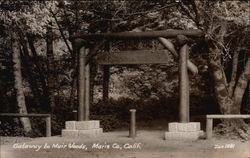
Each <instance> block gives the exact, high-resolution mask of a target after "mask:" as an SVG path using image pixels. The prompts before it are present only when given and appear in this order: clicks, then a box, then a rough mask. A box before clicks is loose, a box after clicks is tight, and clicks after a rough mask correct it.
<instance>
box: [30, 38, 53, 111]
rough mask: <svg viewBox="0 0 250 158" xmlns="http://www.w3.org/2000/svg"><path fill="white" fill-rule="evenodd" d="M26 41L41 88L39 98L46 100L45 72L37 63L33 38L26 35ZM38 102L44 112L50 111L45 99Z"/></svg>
mask: <svg viewBox="0 0 250 158" xmlns="http://www.w3.org/2000/svg"><path fill="white" fill-rule="evenodd" d="M27 39H28V43H29V48H30V50H31V53H32V55H33V58H32V60H33V61H34V65H35V68H36V71H37V73H38V74H39V77H38V80H39V82H40V84H41V87H42V94H41V96H43V98H48V96H47V94H48V88H47V85H46V77H45V73H44V72H45V71H44V70H43V67H42V64H41V63H40V61H39V58H38V55H37V52H36V48H35V46H34V37H33V36H32V35H30V34H27ZM40 102H41V105H42V108H43V109H44V110H46V111H49V110H50V106H49V103H48V100H47V99H42V100H41V101H40Z"/></svg>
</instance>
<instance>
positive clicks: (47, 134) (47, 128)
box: [46, 116, 51, 137]
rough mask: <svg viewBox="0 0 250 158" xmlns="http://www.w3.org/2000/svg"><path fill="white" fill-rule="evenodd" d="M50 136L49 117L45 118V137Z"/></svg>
mask: <svg viewBox="0 0 250 158" xmlns="http://www.w3.org/2000/svg"><path fill="white" fill-rule="evenodd" d="M50 136H51V116H48V117H46V137H50Z"/></svg>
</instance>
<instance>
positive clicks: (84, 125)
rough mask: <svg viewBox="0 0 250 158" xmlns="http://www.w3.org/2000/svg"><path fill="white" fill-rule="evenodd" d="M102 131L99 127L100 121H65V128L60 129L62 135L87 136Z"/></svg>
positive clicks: (96, 134)
mask: <svg viewBox="0 0 250 158" xmlns="http://www.w3.org/2000/svg"><path fill="white" fill-rule="evenodd" d="M102 133H103V129H102V128H100V121H98V120H90V121H66V122H65V129H63V130H62V137H78V136H88V137H95V136H99V135H101V134H102Z"/></svg>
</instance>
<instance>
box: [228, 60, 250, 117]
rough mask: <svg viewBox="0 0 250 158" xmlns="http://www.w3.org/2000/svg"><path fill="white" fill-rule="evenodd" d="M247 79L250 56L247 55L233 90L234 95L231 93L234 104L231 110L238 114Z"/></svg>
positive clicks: (249, 73) (249, 69) (248, 76)
mask: <svg viewBox="0 0 250 158" xmlns="http://www.w3.org/2000/svg"><path fill="white" fill-rule="evenodd" d="M249 79H250V56H249V57H248V60H247V63H246V65H245V69H244V70H243V72H242V73H241V75H240V77H239V79H238V82H237V84H236V87H235V90H234V95H233V100H234V106H233V108H232V111H233V112H235V113H238V114H239V113H240V109H241V102H242V98H243V95H244V93H245V90H246V88H247V83H248V81H249Z"/></svg>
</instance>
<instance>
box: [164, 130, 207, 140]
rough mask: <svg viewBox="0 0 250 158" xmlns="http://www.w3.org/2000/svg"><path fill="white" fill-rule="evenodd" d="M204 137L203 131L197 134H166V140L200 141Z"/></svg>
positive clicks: (196, 132)
mask: <svg viewBox="0 0 250 158" xmlns="http://www.w3.org/2000/svg"><path fill="white" fill-rule="evenodd" d="M203 135H204V132H203V131H195V132H166V133H165V139H166V140H198V139H199V138H200V137H201V136H203Z"/></svg>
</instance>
